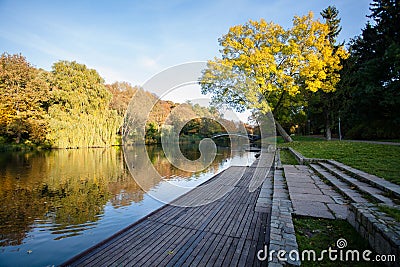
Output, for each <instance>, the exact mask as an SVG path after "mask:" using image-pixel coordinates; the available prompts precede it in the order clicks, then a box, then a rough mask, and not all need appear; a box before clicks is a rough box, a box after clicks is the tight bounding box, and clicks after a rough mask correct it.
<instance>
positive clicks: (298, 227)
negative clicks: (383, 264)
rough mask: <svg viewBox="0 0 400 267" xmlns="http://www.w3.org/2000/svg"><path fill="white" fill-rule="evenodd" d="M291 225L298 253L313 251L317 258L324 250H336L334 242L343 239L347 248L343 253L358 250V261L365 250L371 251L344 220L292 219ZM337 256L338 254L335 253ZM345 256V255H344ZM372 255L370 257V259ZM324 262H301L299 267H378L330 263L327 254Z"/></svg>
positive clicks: (362, 263)
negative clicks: (293, 229) (293, 228)
mask: <svg viewBox="0 0 400 267" xmlns="http://www.w3.org/2000/svg"><path fill="white" fill-rule="evenodd" d="M293 223H294V227H295V231H296V239H297V243H298V245H299V250H300V251H299V252H300V255H301V251H303V250H310V249H312V250H315V251H316V255H317V258H318V257H319V256H320V253H321V251H322V250H324V249H329V247H331V248H332V249H337V247H336V241H337V240H338V239H340V238H344V239H346V241H347V246H346V247H345V248H344V249H343V251H344V252H345V251H347V250H354V249H356V250H358V251H359V252H360V259H361V257H362V252H363V251H364V250H366V249H369V250H371V251H372V249H371V248H369V247H368V242H366V241H365V240H364V239H363V238H362V237H361V236H360V235H359V234H358V233H357V232H356V230H354V228H353V227H352V226H351V225H350V224H349V223H348V222H346V221H344V220H328V219H317V218H303V217H300V218H299V217H297V218H293ZM337 255H339V253H337ZM344 255H345V254H344ZM373 255H374V254H371V255H370V258H372V257H373ZM324 256H325V257H324V259H325V260H324V261H322V262H321V261H315V262H314V261H307V260H306V261H302V263H301V266H380V265H377V264H376V263H370V264H369V263H368V262H365V261H360V262H356V261H348V262H343V261H339V259H338V260H336V261H330V260H329V258H328V255H327V254H324Z"/></svg>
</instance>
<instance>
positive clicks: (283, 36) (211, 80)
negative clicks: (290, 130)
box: [200, 12, 347, 142]
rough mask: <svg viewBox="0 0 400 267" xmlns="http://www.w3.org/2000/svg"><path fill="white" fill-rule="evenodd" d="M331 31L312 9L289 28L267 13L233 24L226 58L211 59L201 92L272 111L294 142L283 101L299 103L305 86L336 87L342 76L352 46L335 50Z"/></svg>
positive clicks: (314, 88)
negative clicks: (343, 62)
mask: <svg viewBox="0 0 400 267" xmlns="http://www.w3.org/2000/svg"><path fill="white" fill-rule="evenodd" d="M328 34H329V27H328V26H327V25H326V24H324V23H322V22H320V21H318V20H314V16H313V14H312V13H311V12H310V13H309V14H308V15H306V16H303V17H294V19H293V26H292V27H291V28H289V29H287V30H285V29H284V28H282V27H281V26H280V25H277V24H275V23H273V22H269V23H268V22H266V21H265V20H263V19H261V20H260V21H252V20H250V21H249V22H247V23H245V24H244V25H237V26H233V27H231V28H230V29H229V32H228V33H227V34H226V35H224V36H223V37H222V38H221V39H219V43H220V45H221V46H222V49H221V50H220V51H221V53H222V58H220V59H219V58H216V59H215V60H213V61H209V62H208V65H207V69H205V70H204V71H203V75H202V77H201V78H200V85H201V86H202V92H203V93H211V94H212V100H213V101H214V103H227V104H229V105H231V106H232V107H234V108H236V109H238V110H242V109H244V108H249V109H253V110H254V111H255V112H261V113H263V114H265V113H268V112H272V113H273V115H274V117H275V123H276V128H277V130H278V131H279V133H280V134H281V135H282V136H283V138H284V139H285V141H288V142H290V141H291V138H290V136H289V135H288V134H287V133H286V132H285V131H284V129H283V128H282V127H281V125H280V124H279V122H278V120H279V119H280V118H281V117H282V116H284V115H285V112H286V113H287V110H286V111H285V110H284V109H283V108H282V107H285V108H286V107H288V106H292V107H293V106H294V104H293V103H290V102H297V103H299V104H298V106H297V107H296V109H299V108H301V105H302V103H301V102H299V100H303V97H302V96H303V95H304V93H305V92H307V91H311V92H316V91H318V90H323V91H324V92H330V91H333V90H334V88H335V84H336V83H337V82H338V81H339V79H340V77H339V74H338V71H339V70H340V69H341V68H342V66H341V60H342V59H344V58H347V52H346V50H345V49H344V47H343V46H340V47H338V48H337V49H335V50H334V48H333V47H332V45H331V44H330V42H329V39H328ZM328 72H329V79H328ZM303 101H304V100H303Z"/></svg>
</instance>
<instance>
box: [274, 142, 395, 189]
mask: <svg viewBox="0 0 400 267" xmlns="http://www.w3.org/2000/svg"><path fill="white" fill-rule="evenodd" d="M299 139H300V140H301V141H295V142H293V143H291V144H282V143H280V144H279V145H280V146H291V147H292V148H294V149H296V150H297V151H299V152H300V153H302V154H303V155H304V156H305V157H310V158H325V159H334V160H337V161H340V162H342V163H344V164H347V165H349V166H352V167H354V168H357V169H360V170H363V171H365V172H368V173H371V174H375V175H377V176H379V177H382V178H385V179H387V180H389V181H391V182H394V183H396V184H399V185H400V146H390V145H376V144H368V143H351V142H340V141H329V142H327V141H323V140H316V139H310V138H295V140H299ZM309 140H311V141H309ZM277 141H278V143H279V139H278V140H277Z"/></svg>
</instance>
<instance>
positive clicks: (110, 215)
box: [0, 146, 253, 266]
mask: <svg viewBox="0 0 400 267" xmlns="http://www.w3.org/2000/svg"><path fill="white" fill-rule="evenodd" d="M130 149H131V152H132V153H130V154H129V155H130V156H132V157H135V155H136V160H135V176H137V177H140V179H141V180H140V181H141V182H140V185H141V186H139V185H138V183H136V181H135V180H134V179H132V176H131V174H130V172H129V171H128V168H127V166H126V165H125V161H124V156H123V152H122V149H121V148H118V147H116V148H109V149H79V150H53V151H42V152H29V153H21V152H13V153H1V154H0V199H1V203H0V265H1V266H15V265H21V266H22V265H27V264H28V265H30V266H45V265H49V264H50V265H52V264H56V265H57V264H60V263H61V262H62V261H65V260H66V259H68V258H70V257H72V256H73V255H75V254H77V253H79V252H80V251H82V250H84V249H86V248H88V247H90V246H92V245H94V244H95V243H97V242H99V241H101V240H102V239H105V238H106V237H108V236H109V235H111V234H113V233H115V232H117V231H119V230H121V229H122V228H123V227H126V226H127V225H129V224H131V223H133V222H134V221H135V220H137V219H139V218H141V217H142V216H145V215H146V214H148V213H149V212H151V211H152V210H154V209H156V208H158V207H160V206H161V205H162V203H160V202H157V201H156V200H154V199H153V198H151V197H150V196H149V194H148V193H146V192H147V191H151V192H153V193H154V192H155V194H156V195H157V194H158V195H163V196H168V197H170V198H171V200H172V199H173V198H175V197H176V196H177V194H179V193H181V192H170V191H169V189H168V187H166V186H165V184H166V183H165V181H163V180H167V181H172V182H174V183H177V184H180V185H182V186H196V185H197V184H199V183H200V182H202V181H205V180H206V179H208V178H209V177H211V176H212V175H213V174H214V173H216V172H218V171H220V170H221V169H222V168H225V167H227V166H228V165H229V162H230V161H235V160H237V162H242V161H245V162H247V160H248V157H251V158H253V156H252V155H251V156H250V154H249V153H247V152H243V151H236V152H234V153H233V155H231V150H230V149H221V148H219V149H218V153H217V155H216V157H215V160H214V161H213V162H212V164H211V165H210V166H209V168H207V169H206V170H204V171H203V172H199V173H192V172H188V171H182V170H179V169H178V168H176V167H174V166H172V165H171V164H170V162H169V161H168V160H167V158H166V157H165V155H164V153H163V151H162V148H161V147H159V146H147V147H144V146H143V147H131V148H130ZM143 153H146V154H148V159H150V162H151V163H152V166H154V169H155V170H156V172H157V173H159V174H160V175H158V176H151V175H149V172H148V169H147V167H144V166H145V165H143V164H142V163H141V161H142V160H143V158H144V157H143ZM182 153H183V154H184V155H185V156H187V157H188V158H192V159H197V158H199V151H198V150H196V149H195V147H193V146H187V147H182ZM139 155H141V156H139ZM237 162H236V163H235V164H237ZM245 164H246V163H245ZM152 168H153V167H152ZM27 251H33V253H32V254H29V253H27Z"/></svg>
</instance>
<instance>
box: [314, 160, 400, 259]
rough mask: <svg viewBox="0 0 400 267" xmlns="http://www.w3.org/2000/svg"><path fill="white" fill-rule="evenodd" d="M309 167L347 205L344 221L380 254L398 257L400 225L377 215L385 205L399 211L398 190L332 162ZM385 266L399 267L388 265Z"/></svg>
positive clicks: (399, 253)
mask: <svg viewBox="0 0 400 267" xmlns="http://www.w3.org/2000/svg"><path fill="white" fill-rule="evenodd" d="M309 166H310V167H311V168H312V169H313V170H314V171H315V172H316V173H318V174H319V175H320V176H321V177H322V178H323V179H325V180H326V181H328V182H329V183H331V184H332V185H333V186H335V187H336V189H337V190H338V191H339V192H340V193H341V194H342V195H344V196H345V197H346V198H347V199H348V201H349V213H348V216H347V221H348V222H349V223H350V224H351V225H353V227H354V228H355V229H356V230H357V231H358V232H359V233H360V234H361V236H362V237H364V238H365V239H366V240H368V242H369V243H370V245H371V246H372V247H373V248H374V249H375V251H376V252H377V253H379V254H392V255H395V256H396V259H398V258H399V257H400V223H399V222H397V221H396V220H395V219H393V218H391V217H389V216H388V215H387V214H385V213H384V212H382V211H380V209H379V206H380V205H385V206H388V207H393V208H397V209H400V205H399V203H400V201H399V198H398V196H399V195H398V193H399V188H400V186H398V185H396V184H393V183H390V182H388V181H386V180H383V179H382V178H379V177H377V176H374V175H371V174H368V173H365V172H363V171H360V170H357V169H354V168H352V167H349V166H347V165H345V164H342V163H340V162H337V161H333V160H319V161H314V163H310V164H309ZM387 265H388V266H399V264H398V263H397V262H396V263H394V264H393V263H387Z"/></svg>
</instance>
